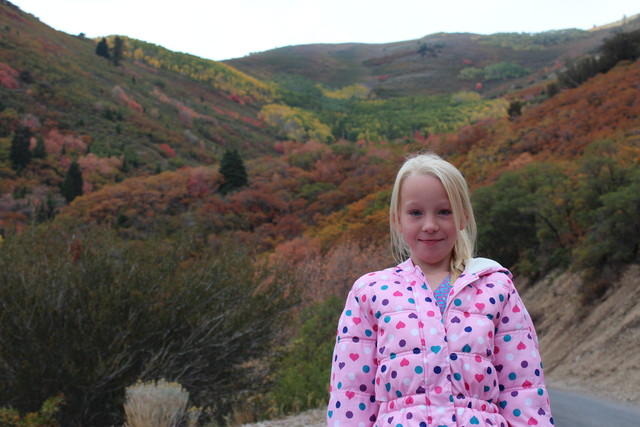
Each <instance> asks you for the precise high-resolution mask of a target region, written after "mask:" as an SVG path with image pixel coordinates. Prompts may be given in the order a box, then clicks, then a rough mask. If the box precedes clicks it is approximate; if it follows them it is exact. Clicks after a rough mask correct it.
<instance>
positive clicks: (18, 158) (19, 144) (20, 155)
mask: <svg viewBox="0 0 640 427" xmlns="http://www.w3.org/2000/svg"><path fill="white" fill-rule="evenodd" d="M30 144H31V130H29V128H28V127H20V128H19V129H17V130H16V133H15V134H14V135H13V139H12V140H11V152H10V153H9V159H10V160H11V166H12V167H13V169H14V170H15V171H17V172H20V171H21V170H22V169H24V167H25V166H27V165H28V164H29V162H31V150H30V149H29V145H30Z"/></svg>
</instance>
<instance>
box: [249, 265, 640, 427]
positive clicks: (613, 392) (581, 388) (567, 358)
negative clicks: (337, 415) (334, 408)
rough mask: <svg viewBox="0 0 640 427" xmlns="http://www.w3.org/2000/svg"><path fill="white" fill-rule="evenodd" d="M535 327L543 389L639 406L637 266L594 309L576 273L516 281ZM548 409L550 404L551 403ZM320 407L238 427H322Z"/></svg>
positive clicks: (639, 271) (639, 283) (639, 281)
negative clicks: (582, 293)
mask: <svg viewBox="0 0 640 427" xmlns="http://www.w3.org/2000/svg"><path fill="white" fill-rule="evenodd" d="M516 285H517V286H518V288H519V290H520V292H521V294H522V298H523V299H524V301H525V304H526V306H527V309H528V310H529V313H530V314H531V316H532V318H533V319H534V321H535V324H536V330H537V332H538V336H539V340H540V351H541V353H542V360H543V363H544V365H545V375H546V380H547V385H548V386H550V387H554V388H558V389H563V390H571V391H577V392H580V393H585V394H590V395H593V396H598V397H601V398H605V399H608V400H612V401H617V402H621V403H623V404H629V405H634V406H637V405H640V348H639V347H640V266H637V265H635V266H631V267H629V268H628V269H627V270H626V271H624V273H623V274H622V276H621V278H620V279H618V280H616V281H615V282H614V283H612V285H611V286H610V287H609V291H608V292H607V293H606V294H605V296H604V297H603V299H602V300H601V301H600V302H599V303H598V304H597V305H592V306H590V307H585V306H583V305H581V304H580V301H579V298H578V293H579V290H580V288H581V287H582V286H584V282H583V280H582V278H581V276H580V275H579V274H576V273H564V274H556V275H550V276H548V277H547V278H545V279H544V280H541V281H538V282H535V283H526V282H524V281H518V278H516ZM551 405H552V408H553V402H551ZM324 414H325V410H324V408H321V409H316V410H312V411H307V412H304V413H302V414H298V415H295V416H290V417H287V418H284V419H281V420H272V421H265V422H260V423H257V424H245V425H244V426H243V427H303V426H305V427H320V426H325V425H326V424H325V418H324V417H325V415H324Z"/></svg>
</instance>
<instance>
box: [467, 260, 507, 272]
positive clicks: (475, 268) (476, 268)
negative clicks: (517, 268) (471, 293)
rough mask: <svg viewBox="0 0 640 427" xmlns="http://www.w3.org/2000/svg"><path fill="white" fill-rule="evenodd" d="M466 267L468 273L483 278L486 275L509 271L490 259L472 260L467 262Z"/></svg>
mask: <svg viewBox="0 0 640 427" xmlns="http://www.w3.org/2000/svg"><path fill="white" fill-rule="evenodd" d="M465 266H466V267H465V272H466V273H469V274H475V275H478V276H483V275H484V274H486V273H493V272H495V271H507V269H506V268H504V267H503V266H501V265H500V264H499V263H497V262H496V261H494V260H492V259H489V258H471V259H468V260H467V261H466V262H465Z"/></svg>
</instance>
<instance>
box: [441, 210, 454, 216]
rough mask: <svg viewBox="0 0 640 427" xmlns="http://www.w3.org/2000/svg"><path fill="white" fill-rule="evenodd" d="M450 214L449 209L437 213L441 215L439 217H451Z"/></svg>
mask: <svg viewBox="0 0 640 427" xmlns="http://www.w3.org/2000/svg"><path fill="white" fill-rule="evenodd" d="M452 213H453V212H451V210H450V209H440V210H439V211H438V215H441V216H446V215H451V214H452Z"/></svg>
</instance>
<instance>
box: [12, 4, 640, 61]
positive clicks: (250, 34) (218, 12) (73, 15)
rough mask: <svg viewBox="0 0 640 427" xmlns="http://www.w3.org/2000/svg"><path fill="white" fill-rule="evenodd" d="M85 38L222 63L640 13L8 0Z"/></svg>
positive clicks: (583, 25)
mask: <svg viewBox="0 0 640 427" xmlns="http://www.w3.org/2000/svg"><path fill="white" fill-rule="evenodd" d="M9 1H10V2H12V3H13V4H15V5H16V6H18V7H20V8H21V9H22V10H23V11H25V12H28V13H31V14H32V15H34V16H36V17H38V18H39V19H40V20H41V21H42V22H44V23H45V24H47V25H49V26H51V27H53V28H55V29H57V30H60V31H64V32H65V33H68V34H72V35H77V34H80V33H84V34H86V36H87V37H100V36H107V35H123V36H128V37H131V38H135V39H139V40H143V41H147V42H150V43H154V44H157V45H160V46H163V47H165V48H167V49H170V50H173V51H177V52H186V53H190V54H193V55H196V56H200V57H203V58H208V59H214V60H223V59H230V58H237V57H241V56H245V55H248V54H250V53H252V52H261V51H265V50H269V49H274V48H277V47H282V46H289V45H300V44H309V43H348V42H360V43H389V42H396V41H404V40H414V39H419V38H421V37H423V36H426V35H429V34H433V33H437V32H447V33H453V32H470V33H479V34H493V33H498V32H534V33H535V32H541V31H548V30H558V29H565V28H580V29H585V30H586V29H589V28H592V27H593V26H600V25H605V24H608V23H611V22H613V21H617V20H620V19H622V18H623V17H624V16H625V15H626V16H627V17H629V16H633V15H635V14H638V13H640V2H639V1H638V0H537V1H527V2H526V4H527V5H526V6H525V5H523V3H525V2H522V1H518V0H395V1H394V0H387V1H381V0H9Z"/></svg>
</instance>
